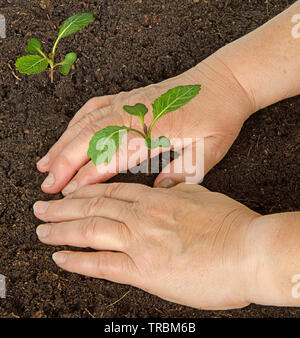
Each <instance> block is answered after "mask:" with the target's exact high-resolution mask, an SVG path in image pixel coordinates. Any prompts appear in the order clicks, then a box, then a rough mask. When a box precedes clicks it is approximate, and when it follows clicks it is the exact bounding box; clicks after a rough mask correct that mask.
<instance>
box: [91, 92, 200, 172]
mask: <svg viewBox="0 0 300 338" xmlns="http://www.w3.org/2000/svg"><path fill="white" fill-rule="evenodd" d="M200 89H201V86H200V85H189V86H179V87H175V88H173V89H170V90H169V91H167V92H166V93H164V94H163V95H161V96H160V97H159V98H158V99H156V100H155V101H154V103H153V104H152V114H153V120H152V122H151V124H150V125H149V127H148V126H147V125H146V124H145V121H144V119H145V115H146V114H147V113H148V108H147V107H146V106H145V105H144V104H142V103H137V104H136V105H134V106H123V109H124V110H125V111H126V112H127V113H128V114H130V115H134V116H137V117H138V118H139V119H140V121H141V125H142V130H137V129H133V128H129V127H126V126H108V127H106V128H104V129H102V130H100V131H98V132H96V133H95V135H94V136H93V137H92V139H91V141H90V144H89V150H88V153H87V155H88V157H90V158H91V160H92V162H93V163H94V164H95V165H99V164H102V163H107V164H108V163H109V162H110V161H111V160H112V157H113V156H114V155H115V153H116V152H117V151H118V149H119V147H120V145H121V143H122V137H123V135H124V134H125V133H127V132H129V131H132V132H135V133H137V134H138V135H140V136H141V137H143V138H144V139H145V144H146V146H147V148H148V166H147V174H150V172H151V150H152V149H156V148H169V147H170V145H171V143H170V140H169V139H168V138H167V137H165V136H160V137H158V138H151V132H152V129H153V127H154V125H155V123H156V122H157V121H158V120H159V119H160V118H161V117H163V116H164V115H166V114H167V113H170V112H173V111H175V110H177V109H179V108H180V107H182V106H184V105H186V104H187V103H188V102H190V101H191V100H192V99H193V98H194V97H195V96H197V95H198V93H199V91H200Z"/></svg>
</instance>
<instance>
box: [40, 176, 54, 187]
mask: <svg viewBox="0 0 300 338" xmlns="http://www.w3.org/2000/svg"><path fill="white" fill-rule="evenodd" d="M54 183H55V177H54V175H53V174H52V173H50V174H49V175H48V176H47V178H46V179H45V181H44V182H43V184H42V187H44V188H49V187H52V185H53V184H54Z"/></svg>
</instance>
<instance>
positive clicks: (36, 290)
mask: <svg viewBox="0 0 300 338" xmlns="http://www.w3.org/2000/svg"><path fill="white" fill-rule="evenodd" d="M293 2H294V1H292V0H273V1H261V0H249V1H241V0H219V1H199V0H198V1H197V0H98V1H78V0H76V1H75V0H70V1H58V0H27V1H24V0H14V1H13V0H0V14H2V15H4V16H5V19H6V24H7V37H6V38H3V39H1V38H0V274H2V275H5V276H6V281H7V297H6V298H5V299H0V317H38V318H42V317H77V318H90V317H106V318H114V317H165V318H167V317H195V318H198V317H300V310H297V309H296V308H275V307H265V306H257V305H250V306H248V307H247V308H244V309H241V310H234V311H200V310H196V309H192V308H189V307H184V306H180V305H176V304H172V303H169V302H166V301H163V300H161V299H159V298H158V297H155V296H152V295H149V294H148V293H145V292H143V291H141V290H138V289H135V288H133V287H130V286H126V285H119V284H115V283H111V282H108V281H104V280H97V279H93V278H87V277H84V276H80V275H76V274H71V273H68V272H65V271H63V270H61V269H59V268H58V267H57V266H56V265H55V264H54V263H53V261H52V259H51V254H52V253H53V252H54V251H57V250H58V249H59V248H54V247H50V246H46V245H44V244H42V243H40V242H39V241H38V239H37V236H36V234H35V228H36V226H37V225H39V223H40V222H39V220H38V219H36V218H35V217H34V215H33V212H32V205H33V203H34V202H35V201H37V200H46V199H53V198H56V199H57V198H60V195H59V194H58V195H56V196H47V195H45V194H44V193H42V191H41V190H40V184H41V183H42V181H43V180H44V178H45V175H43V174H40V173H39V172H38V171H37V170H36V166H35V164H36V162H37V160H38V159H40V158H41V157H42V156H43V155H44V154H46V152H47V150H48V149H49V148H50V147H51V145H53V144H54V143H55V141H56V140H57V139H58V138H59V136H60V135H61V134H62V133H63V131H64V130H65V128H66V127H67V124H68V122H69V121H70V119H71V118H72V116H74V114H75V113H76V111H77V110H78V109H79V108H80V107H81V106H82V105H83V104H84V103H85V102H86V101H87V100H88V99H90V98H92V97H94V96H100V95H107V94H116V93H118V92H120V91H129V90H131V89H134V88H138V87H142V86H146V85H148V84H151V83H156V82H159V81H162V80H164V79H167V78H170V77H173V76H175V75H178V74H180V73H182V72H184V71H185V70H187V69H189V68H190V67H192V66H194V65H196V64H197V63H198V62H200V61H201V60H203V59H204V58H206V57H207V56H208V55H210V54H211V53H213V52H215V51H216V50H217V49H219V48H220V47H222V46H224V45H225V44H227V43H229V42H231V41H233V40H235V39H237V38H239V37H241V36H243V35H245V34H246V33H248V32H250V31H252V30H253V29H255V28H257V27H259V26H260V25H262V24H263V23H265V22H266V21H268V20H269V19H271V18H272V17H274V16H275V15H277V14H279V13H280V12H281V11H283V10H284V9H285V8H286V7H287V6H288V5H290V4H292V3H293ZM79 12H92V13H94V15H95V16H96V18H97V20H96V21H95V22H94V23H93V24H91V25H90V26H88V27H87V28H86V29H84V30H83V31H81V32H79V33H76V34H75V35H72V36H71V37H68V38H66V39H63V40H61V42H60V44H59V48H58V54H57V57H58V59H61V58H62V56H63V55H64V54H66V53H67V52H70V51H74V52H77V53H78V57H79V58H78V61H77V62H76V65H75V69H73V70H72V72H71V74H70V75H69V76H62V75H60V74H59V72H56V74H55V83H54V84H51V83H50V82H49V77H48V74H47V73H43V74H39V75H34V76H26V75H22V74H20V73H18V72H17V71H16V69H15V67H14V62H15V61H16V59H17V58H18V57H20V56H22V55H25V54H26V52H24V48H25V46H26V44H27V40H28V38H30V37H37V38H39V39H40V40H41V41H42V42H43V44H44V46H45V49H48V50H50V49H51V47H52V44H53V42H54V41H55V39H56V36H57V31H58V27H59V26H60V25H61V23H62V22H63V21H64V20H65V19H66V18H68V17H69V16H71V15H73V14H76V13H79ZM216 99H217V98H216ZM299 107H300V97H296V98H292V99H289V100H286V101H284V102H281V103H278V104H276V105H273V106H271V107H269V108H267V109H265V110H263V111H261V112H259V113H256V114H255V115H253V116H252V117H251V118H250V119H249V120H248V121H247V122H246V123H245V125H244V127H243V129H242V131H241V133H240V135H239V137H238V139H237V140H236V142H235V143H234V145H233V146H232V148H231V150H230V151H229V153H228V154H227V156H226V157H225V159H224V160H223V161H222V162H221V163H219V164H218V165H217V166H216V167H215V168H214V169H213V170H211V172H210V173H209V174H208V175H207V176H206V178H205V180H204V185H205V186H206V187H207V188H209V189H211V190H213V191H218V192H222V193H225V194H227V195H229V196H230V197H232V198H234V199H236V200H238V201H240V202H242V203H244V204H245V205H247V206H248V207H250V208H251V209H253V210H255V211H257V212H259V213H262V214H268V213H275V212H285V211H295V210H297V209H299V195H298V196H297V175H298V174H299V172H298V165H297V153H298V154H299V146H300V134H299V129H298V128H297V119H298V118H299ZM298 163H299V159H298ZM153 179H154V178H153V177H151V176H150V177H146V176H143V175H135V176H134V175H129V174H122V175H118V176H117V177H116V178H115V179H114V180H112V181H123V182H139V183H144V184H148V185H151V184H153ZM298 190H299V189H298ZM187 268H188V267H187Z"/></svg>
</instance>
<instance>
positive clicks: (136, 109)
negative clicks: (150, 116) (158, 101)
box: [123, 103, 148, 120]
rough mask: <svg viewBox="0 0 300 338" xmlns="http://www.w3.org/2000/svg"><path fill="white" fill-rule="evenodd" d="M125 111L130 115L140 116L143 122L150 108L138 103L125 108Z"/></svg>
mask: <svg viewBox="0 0 300 338" xmlns="http://www.w3.org/2000/svg"><path fill="white" fill-rule="evenodd" d="M123 109H124V110H125V111H126V112H127V113H128V114H130V115H134V116H139V118H140V119H141V120H144V117H145V115H146V114H147V113H148V108H147V107H146V106H145V105H144V104H142V103H137V104H136V105H134V106H123Z"/></svg>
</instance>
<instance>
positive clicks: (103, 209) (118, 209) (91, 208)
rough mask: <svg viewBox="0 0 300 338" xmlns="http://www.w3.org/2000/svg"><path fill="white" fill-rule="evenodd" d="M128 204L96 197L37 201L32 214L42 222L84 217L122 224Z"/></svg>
mask: <svg viewBox="0 0 300 338" xmlns="http://www.w3.org/2000/svg"><path fill="white" fill-rule="evenodd" d="M129 204H130V203H128V202H124V201H120V200H116V199H112V198H106V197H102V196H97V197H94V198H89V199H74V200H73V199H67V198H64V199H61V200H57V201H48V202H44V201H39V202H36V203H35V204H34V206H33V210H34V214H35V216H36V217H37V218H39V219H41V220H43V221H44V222H62V221H71V220H76V219H79V218H86V217H93V216H98V217H107V218H110V219H113V220H116V221H120V222H124V221H125V219H124V218H125V215H126V214H127V213H129Z"/></svg>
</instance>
